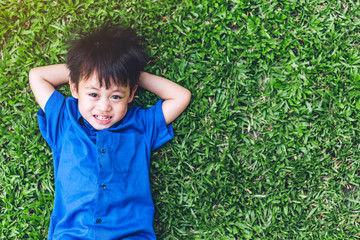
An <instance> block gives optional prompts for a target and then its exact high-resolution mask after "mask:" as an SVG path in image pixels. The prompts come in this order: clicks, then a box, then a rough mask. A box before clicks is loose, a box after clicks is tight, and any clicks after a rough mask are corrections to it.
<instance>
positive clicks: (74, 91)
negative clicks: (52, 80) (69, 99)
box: [69, 80, 79, 98]
mask: <svg viewBox="0 0 360 240" xmlns="http://www.w3.org/2000/svg"><path fill="white" fill-rule="evenodd" d="M69 84H70V90H71V94H72V96H73V97H74V98H78V97H79V94H78V91H77V88H76V86H75V84H74V83H73V82H72V81H71V80H69Z"/></svg>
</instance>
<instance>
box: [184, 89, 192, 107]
mask: <svg viewBox="0 0 360 240" xmlns="http://www.w3.org/2000/svg"><path fill="white" fill-rule="evenodd" d="M185 90H186V91H185V94H184V95H185V100H186V106H187V105H189V103H190V100H191V92H190V91H189V90H188V89H185Z"/></svg>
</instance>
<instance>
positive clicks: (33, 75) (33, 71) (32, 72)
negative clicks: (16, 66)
mask: <svg viewBox="0 0 360 240" xmlns="http://www.w3.org/2000/svg"><path fill="white" fill-rule="evenodd" d="M36 75H37V69H36V68H33V69H31V70H30V72H29V82H30V83H31V82H32V81H34V79H35V78H36Z"/></svg>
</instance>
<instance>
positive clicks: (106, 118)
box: [95, 115, 111, 120]
mask: <svg viewBox="0 0 360 240" xmlns="http://www.w3.org/2000/svg"><path fill="white" fill-rule="evenodd" d="M95 117H96V118H97V119H99V120H109V119H110V118H111V117H102V116H99V115H95Z"/></svg>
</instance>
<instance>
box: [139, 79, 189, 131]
mask: <svg viewBox="0 0 360 240" xmlns="http://www.w3.org/2000/svg"><path fill="white" fill-rule="evenodd" d="M139 80H140V81H139V86H140V87H142V88H144V89H146V90H148V91H150V92H152V93H154V94H156V95H157V96H159V97H160V98H161V99H164V102H163V104H162V111H163V114H164V117H165V122H166V125H168V124H170V123H171V122H172V121H174V120H175V119H176V118H177V117H178V116H179V115H180V114H181V113H182V112H183V111H184V110H185V108H186V107H187V105H188V104H189V102H190V98H191V93H190V91H189V90H187V89H186V88H183V87H181V86H179V85H178V84H176V83H174V82H172V81H170V80H167V79H165V78H162V77H159V76H156V75H152V74H150V73H146V72H142V73H141V74H140V79H139Z"/></svg>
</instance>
